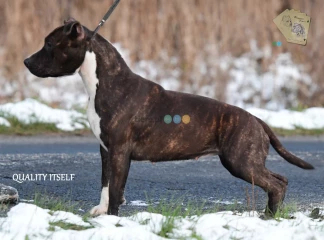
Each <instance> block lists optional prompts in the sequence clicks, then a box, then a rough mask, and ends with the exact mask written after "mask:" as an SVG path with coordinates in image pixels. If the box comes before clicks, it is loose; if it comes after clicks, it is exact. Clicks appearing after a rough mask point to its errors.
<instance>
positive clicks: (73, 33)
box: [63, 18, 84, 40]
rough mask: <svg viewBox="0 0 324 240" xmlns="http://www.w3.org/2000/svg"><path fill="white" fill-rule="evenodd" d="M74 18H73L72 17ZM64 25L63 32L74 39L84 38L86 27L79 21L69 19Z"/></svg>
mask: <svg viewBox="0 0 324 240" xmlns="http://www.w3.org/2000/svg"><path fill="white" fill-rule="evenodd" d="M72 19H73V18H72ZM64 22H66V23H65V25H64V29H63V32H64V33H65V34H66V35H67V36H69V37H70V38H72V39H77V40H82V39H84V29H83V27H82V25H81V24H80V23H79V22H78V21H75V20H74V19H73V20H70V19H69V20H67V21H64Z"/></svg>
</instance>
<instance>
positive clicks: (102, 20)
mask: <svg viewBox="0 0 324 240" xmlns="http://www.w3.org/2000/svg"><path fill="white" fill-rule="evenodd" d="M119 2H120V0H115V1H114V3H113V4H112V5H111V7H110V8H109V10H108V12H107V13H106V14H105V16H104V17H103V18H102V19H101V21H100V22H99V24H98V26H97V27H96V29H95V30H94V32H93V35H92V37H91V40H92V39H93V38H94V36H95V35H96V34H97V32H98V30H99V28H100V27H101V26H102V25H104V24H105V22H106V21H107V19H108V18H109V16H110V15H111V14H112V12H113V11H114V10H115V8H116V7H117V5H118V3H119Z"/></svg>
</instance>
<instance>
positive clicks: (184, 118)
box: [182, 115, 190, 124]
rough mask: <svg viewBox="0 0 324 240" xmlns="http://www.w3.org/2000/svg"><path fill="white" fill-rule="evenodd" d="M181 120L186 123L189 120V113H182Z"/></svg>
mask: <svg viewBox="0 0 324 240" xmlns="http://www.w3.org/2000/svg"><path fill="white" fill-rule="evenodd" d="M182 122H183V123H184V124H188V123H189V122H190V117H189V115H183V116H182Z"/></svg>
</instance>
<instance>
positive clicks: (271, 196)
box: [219, 156, 287, 215]
mask: <svg viewBox="0 0 324 240" xmlns="http://www.w3.org/2000/svg"><path fill="white" fill-rule="evenodd" d="M219 157H220V159H221V162H222V164H223V166H224V167H225V168H226V169H227V170H228V171H229V172H230V173H231V174H232V175H233V176H235V177H237V178H241V179H243V180H245V181H247V182H249V183H251V184H255V185H256V186H259V187H261V188H262V189H263V190H264V191H265V192H267V193H268V205H267V209H266V213H267V214H269V215H274V214H275V213H276V212H277V209H278V207H279V205H280V204H281V202H282V201H283V199H284V197H285V192H286V185H287V184H285V183H284V182H283V181H282V180H280V179H279V177H278V176H279V175H278V174H275V176H274V174H273V173H272V172H270V171H269V170H268V169H266V168H265V166H263V165H250V164H246V162H245V161H244V160H243V159H242V161H241V162H242V163H241V168H240V170H237V169H236V168H237V166H233V164H232V163H233V162H232V160H230V159H227V158H226V157H224V156H219ZM234 165H236V164H234ZM280 177H281V176H280ZM282 178H283V177H282Z"/></svg>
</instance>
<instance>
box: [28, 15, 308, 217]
mask: <svg viewBox="0 0 324 240" xmlns="http://www.w3.org/2000/svg"><path fill="white" fill-rule="evenodd" d="M92 34H93V32H92V31H90V30H88V29H87V28H86V27H84V26H82V25H81V24H80V23H79V22H77V21H75V20H74V19H70V20H68V21H66V22H65V24H64V26H61V27H58V28H56V29H55V30H54V31H53V32H51V33H50V34H49V35H48V36H47V37H46V38H45V44H44V47H43V48H42V49H41V50H40V51H39V52H37V53H35V54H34V55H32V56H31V57H29V58H27V59H26V60H25V61H24V63H25V65H26V66H27V68H28V69H29V70H30V71H31V72H32V73H33V74H35V75H36V76H38V77H43V78H45V77H59V76H65V75H71V74H74V73H75V72H79V73H80V75H81V76H82V79H83V82H84V85H85V87H86V90H87V92H88V94H89V105H88V112H87V115H88V118H89V122H90V126H91V128H92V130H93V132H94V134H95V136H96V137H97V138H98V140H99V142H100V153H101V157H102V178H101V181H102V193H101V200H100V204H99V205H98V206H96V207H95V208H93V209H92V211H91V213H92V214H103V213H107V212H108V214H114V215H118V210H119V205H120V204H121V203H122V202H123V201H124V198H123V193H124V188H125V184H126V180H127V176H128V172H129V168H130V162H131V159H133V160H150V161H152V162H158V161H168V160H185V159H192V158H196V157H199V156H202V155H206V154H215V155H218V156H219V158H220V160H221V163H222V164H223V166H224V167H225V168H226V169H227V170H228V171H229V172H230V173H231V174H232V175H233V176H235V177H238V178H241V179H243V180H245V181H247V182H249V183H254V184H255V185H257V186H260V187H261V188H262V189H263V190H264V191H265V192H267V193H268V197H269V201H268V205H267V213H269V214H274V213H275V212H276V211H277V209H278V206H279V205H280V203H281V202H282V201H283V199H284V196H285V192H286V187H287V184H288V181H287V179H286V178H285V177H283V176H280V175H278V174H276V173H273V172H271V171H269V170H268V169H267V168H266V167H265V160H266V157H267V155H268V151H269V143H270V144H271V145H272V146H273V147H274V149H275V150H276V151H277V152H278V153H279V155H280V156H281V157H283V158H284V159H286V160H287V161H288V162H289V163H291V164H294V165H296V166H298V167H300V168H303V169H313V166H312V165H310V164H308V163H306V162H304V161H303V160H301V159H299V158H298V157H296V156H294V155H292V154H291V153H290V152H288V151H287V150H286V149H285V148H284V147H283V146H282V145H281V143H280V142H279V140H278V139H277V137H276V136H275V135H274V133H273V132H272V130H271V129H270V128H269V127H268V126H267V124H265V123H264V122H263V121H262V120H260V119H258V118H257V117H255V116H253V115H251V114H250V113H248V112H246V111H244V110H243V109H241V108H238V107H235V106H231V105H229V104H226V103H222V102H219V101H217V100H214V99H210V98H206V97H202V96H197V95H192V94H187V93H181V92H175V91H167V90H165V89H163V87H161V86H160V85H158V84H156V83H154V82H151V81H149V80H147V79H144V78H142V77H141V76H139V75H137V74H135V73H133V72H132V71H131V70H130V69H129V67H128V66H127V64H126V63H125V61H124V60H123V58H122V57H121V55H120V54H119V53H118V51H117V50H116V49H115V48H114V46H113V45H112V44H111V43H109V42H108V41H107V40H105V39H104V38H103V37H102V36H100V35H99V34H97V35H95V37H94V38H93V39H91V36H92ZM176 114H178V115H180V116H183V115H189V116H190V121H189V123H188V118H187V121H186V123H187V124H185V123H184V122H181V123H178V124H176V123H169V124H167V123H166V122H164V121H163V117H164V116H165V115H171V116H174V115H176ZM138 119H141V120H140V121H139V120H138ZM145 119H147V121H146V120H145ZM150 119H154V120H155V121H149V120H150Z"/></svg>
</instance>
